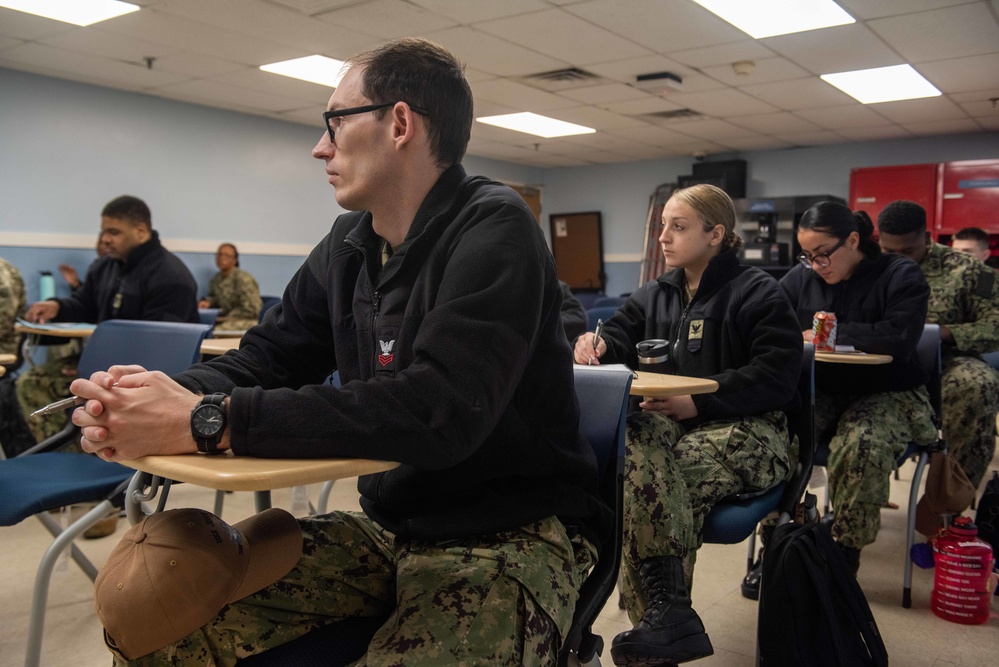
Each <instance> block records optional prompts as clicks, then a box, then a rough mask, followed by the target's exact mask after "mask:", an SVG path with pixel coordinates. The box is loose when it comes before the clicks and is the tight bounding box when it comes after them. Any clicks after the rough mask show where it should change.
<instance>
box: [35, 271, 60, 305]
mask: <svg viewBox="0 0 999 667" xmlns="http://www.w3.org/2000/svg"><path fill="white" fill-rule="evenodd" d="M55 293H56V290H55V278H53V277H52V272H51V271H41V275H40V276H39V277H38V300H39V301H45V300H46V299H54V298H55Z"/></svg>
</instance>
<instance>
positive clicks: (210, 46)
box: [93, 9, 307, 65]
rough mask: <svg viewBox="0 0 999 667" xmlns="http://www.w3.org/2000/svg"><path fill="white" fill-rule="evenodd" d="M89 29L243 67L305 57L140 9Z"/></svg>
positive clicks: (194, 22)
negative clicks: (239, 64)
mask: <svg viewBox="0 0 999 667" xmlns="http://www.w3.org/2000/svg"><path fill="white" fill-rule="evenodd" d="M93 29H94V30H99V31H101V32H104V33H107V35H108V37H107V38H108V39H116V36H117V35H125V36H127V37H134V38H137V39H143V40H148V41H150V42H159V43H161V44H166V45H169V46H173V47H176V48H179V49H183V50H187V51H192V52H194V53H202V54H206V55H212V56H217V57H219V58H225V59H227V60H230V61H234V62H240V63H245V64H247V65H264V64H266V63H271V62H276V61H278V60H285V59H287V58H291V57H297V56H299V55H307V54H306V53H303V52H297V53H291V51H292V49H289V47H287V46H283V45H280V44H275V43H273V42H268V41H266V40H263V39H259V38H255V39H248V38H247V37H246V35H241V34H239V33H236V32H231V31H227V30H222V29H220V28H218V27H216V26H210V25H207V24H204V23H198V22H197V21H192V20H190V19H186V18H183V17H180V16H174V15H171V14H165V13H163V12H157V11H156V10H155V9H143V10H141V11H138V12H132V13H131V14H126V15H125V16H119V17H118V18H116V19H114V20H112V21H103V22H101V23H98V24H96V25H95V26H94V28H93ZM112 35H114V37H112Z"/></svg>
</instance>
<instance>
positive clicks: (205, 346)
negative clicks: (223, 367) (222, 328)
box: [201, 338, 240, 356]
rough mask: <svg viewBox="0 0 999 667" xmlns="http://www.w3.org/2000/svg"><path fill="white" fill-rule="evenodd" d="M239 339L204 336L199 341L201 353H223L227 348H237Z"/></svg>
mask: <svg viewBox="0 0 999 667" xmlns="http://www.w3.org/2000/svg"><path fill="white" fill-rule="evenodd" d="M239 341H240V339H239V338H206V339H204V340H203V341H201V354H202V355H206V356H207V355H219V354H225V353H226V352H228V351H229V350H236V349H239Z"/></svg>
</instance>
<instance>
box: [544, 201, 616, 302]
mask: <svg viewBox="0 0 999 667" xmlns="http://www.w3.org/2000/svg"><path fill="white" fill-rule="evenodd" d="M548 220H549V224H550V225H551V239H552V255H554V256H555V266H556V267H557V268H558V277H559V278H560V279H561V280H563V281H565V282H566V283H568V285H569V287H571V288H572V289H573V290H576V291H584V292H603V291H604V287H605V283H606V279H607V274H606V273H604V243H603V231H602V223H601V218H600V212H599V211H589V212H585V213H553V214H552V215H550V216H548Z"/></svg>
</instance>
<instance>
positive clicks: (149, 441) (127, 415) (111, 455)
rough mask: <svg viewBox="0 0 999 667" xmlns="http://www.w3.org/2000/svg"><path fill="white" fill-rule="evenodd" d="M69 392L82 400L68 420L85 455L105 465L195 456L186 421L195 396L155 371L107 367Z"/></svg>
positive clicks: (188, 424)
mask: <svg viewBox="0 0 999 667" xmlns="http://www.w3.org/2000/svg"><path fill="white" fill-rule="evenodd" d="M115 383H117V386H114V385H115ZM70 391H72V392H73V394H74V395H75V396H79V397H80V398H86V399H88V400H87V402H86V403H84V404H83V405H81V406H80V407H78V408H76V409H75V410H74V411H73V414H72V417H71V419H72V422H73V423H74V424H76V425H77V426H79V427H80V428H81V430H82V432H83V437H82V438H81V439H80V446H81V447H82V448H83V451H85V452H90V453H94V454H97V455H98V456H100V457H101V458H102V459H104V460H106V461H127V460H131V459H136V458H139V457H141V456H147V455H151V454H188V453H194V452H197V445H196V444H195V442H194V438H193V436H192V435H191V426H190V424H191V421H190V417H191V410H193V409H194V407H195V406H196V405H197V404H198V402H199V401H200V400H201V397H200V396H198V395H197V394H194V393H192V392H190V391H188V390H187V389H185V388H184V387H182V386H180V385H179V384H177V383H176V382H174V381H173V380H171V379H170V378H169V377H168V376H167V375H166V374H164V373H161V372H160V371H147V370H146V369H145V368H143V367H142V366H112V367H111V368H109V369H108V370H107V371H98V372H96V373H94V374H93V375H91V376H90V379H89V380H86V379H83V378H78V379H76V380H74V381H73V383H72V384H71V385H70Z"/></svg>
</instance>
